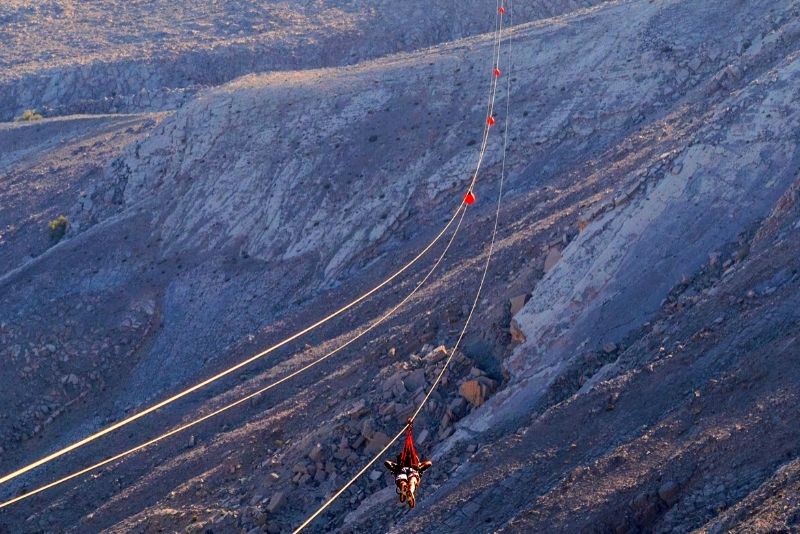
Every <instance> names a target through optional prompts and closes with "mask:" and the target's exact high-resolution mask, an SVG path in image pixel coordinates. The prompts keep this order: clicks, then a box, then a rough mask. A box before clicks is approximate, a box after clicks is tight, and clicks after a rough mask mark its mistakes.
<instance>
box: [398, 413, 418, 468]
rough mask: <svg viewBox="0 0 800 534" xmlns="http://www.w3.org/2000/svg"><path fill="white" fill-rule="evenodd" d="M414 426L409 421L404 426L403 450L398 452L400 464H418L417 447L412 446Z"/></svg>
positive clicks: (415, 465) (412, 465)
mask: <svg viewBox="0 0 800 534" xmlns="http://www.w3.org/2000/svg"><path fill="white" fill-rule="evenodd" d="M413 432H414V427H413V425H412V424H411V423H409V424H408V427H407V428H406V443H405V445H403V452H402V453H400V466H401V467H413V468H416V467H417V466H419V455H417V449H416V448H415V447H414V436H413Z"/></svg>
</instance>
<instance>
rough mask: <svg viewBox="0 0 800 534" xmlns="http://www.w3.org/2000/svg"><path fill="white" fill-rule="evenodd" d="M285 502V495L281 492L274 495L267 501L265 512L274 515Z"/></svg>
mask: <svg viewBox="0 0 800 534" xmlns="http://www.w3.org/2000/svg"><path fill="white" fill-rule="evenodd" d="M285 502H286V493H284V492H282V491H279V492H277V493H275V494H274V495H273V496H272V498H271V499H270V500H269V504H268V505H267V512H269V513H270V514H274V513H275V512H277V511H278V510H279V509H280V508H281V507H282V506H283V504H284V503H285Z"/></svg>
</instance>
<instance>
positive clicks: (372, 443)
mask: <svg viewBox="0 0 800 534" xmlns="http://www.w3.org/2000/svg"><path fill="white" fill-rule="evenodd" d="M388 443H389V436H387V435H386V434H385V433H383V432H375V433H374V434H373V435H372V438H371V439H370V440H369V441H368V442H367V446H366V447H364V451H365V452H366V453H368V454H375V453H376V452H378V451H380V450H381V449H383V448H384V447H385V446H386V445H387V444H388Z"/></svg>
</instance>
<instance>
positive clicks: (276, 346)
mask: <svg viewBox="0 0 800 534" xmlns="http://www.w3.org/2000/svg"><path fill="white" fill-rule="evenodd" d="M498 5H500V2H499V0H498ZM495 30H496V31H495V33H496V41H495V49H496V55H495V61H494V64H495V67H497V62H498V61H499V53H500V51H499V49H500V39H501V34H502V14H500V16H499V17H497V16H496V18H495ZM496 92H497V76H495V75H494V74H493V75H492V82H491V85H490V96H489V105H488V108H489V114H488V117H491V116H492V113H493V110H494V100H495V96H496ZM490 126H491V124H490V123H489V121H488V120H487V123H486V124H485V125H484V130H483V140H482V143H481V148H480V151H479V155H478V162H477V164H476V168H475V172H474V173H473V176H472V180H471V181H470V184H469V188H468V191H472V189H473V188H474V186H475V183H476V181H477V178H478V175H479V172H480V168H481V165H482V163H483V159H484V156H485V153H486V147H487V145H488V137H489V130H490ZM465 207H466V203H465V201H464V200H462V202H461V203H460V204H459V206H458V208H457V209H456V211H455V212H454V213H453V215H452V217H451V218H450V219H449V221H448V222H447V224H446V225H445V227H444V228H443V229H442V230H441V231H440V232H439V233H438V234H437V235H436V236H435V237H434V239H433V240H432V241H431V242H430V243H429V244H428V245H427V246H426V247H425V248H424V249H423V250H422V251H421V252H420V253H418V254H417V256H415V257H414V258H413V259H412V260H411V261H409V262H408V263H407V264H405V265H404V266H403V267H401V268H400V269H398V270H397V271H396V272H395V273H394V274H392V275H391V276H389V277H388V278H387V279H385V280H384V281H383V282H381V283H380V284H378V285H377V286H375V287H374V288H372V289H370V290H369V291H367V292H365V293H364V294H362V295H361V296H359V297H358V298H356V299H355V300H353V301H351V302H350V303H348V304H346V305H344V306H342V307H341V308H339V309H338V310H336V311H334V312H333V313H331V314H329V315H327V316H325V317H323V318H322V319H320V320H319V321H317V322H315V323H313V324H312V325H310V326H308V327H306V328H304V329H303V330H301V331H299V332H297V333H295V334H293V335H292V336H289V337H287V338H285V339H284V340H282V341H280V342H278V343H275V344H274V345H272V346H270V347H268V348H267V349H264V350H263V351H261V352H259V353H257V354H255V355H253V356H251V357H249V358H247V359H245V360H243V361H242V362H239V363H238V364H236V365H234V366H232V367H229V368H227V369H225V370H223V371H221V372H219V373H217V374H216V375H214V376H212V377H210V378H208V379H206V380H204V381H202V382H199V383H197V384H195V385H194V386H191V387H189V388H187V389H185V390H183V391H181V392H179V393H176V394H175V395H173V396H171V397H169V398H167V399H164V400H163V401H161V402H159V403H157V404H154V405H152V406H150V407H148V408H146V409H144V410H142V411H141V412H138V413H136V414H134V415H132V416H130V417H127V418H125V419H122V420H120V421H118V422H116V423H114V424H112V425H110V426H108V427H106V428H104V429H102V430H100V431H98V432H96V433H94V434H91V435H89V436H87V437H85V438H83V439H81V440H79V441H77V442H74V443H72V444H71V445H68V446H66V447H63V448H62V449H59V450H57V451H55V452H53V453H51V454H49V455H47V456H45V457H43V458H41V459H39V460H36V461H34V462H31V463H30V464H27V465H25V466H23V467H21V468H19V469H17V470H16V471H13V472H11V473H9V474H7V475H4V476H2V477H0V484H4V483H7V482H9V481H11V480H13V479H15V478H17V477H19V476H21V475H23V474H25V473H27V472H29V471H31V470H33V469H36V468H37V467H40V466H42V465H44V464H47V463H49V462H51V461H53V460H55V459H57V458H59V457H61V456H63V455H65V454H68V453H69V452H72V451H74V450H76V449H78V448H81V447H83V446H85V445H88V444H89V443H91V442H93V441H96V440H97V439H99V438H101V437H103V436H105V435H107V434H110V433H111V432H114V431H115V430H118V429H120V428H122V427H124V426H127V425H129V424H131V423H133V422H134V421H136V420H138V419H141V418H142V417H144V416H146V415H148V414H151V413H153V412H155V411H157V410H159V409H161V408H163V407H165V406H167V405H169V404H172V403H174V402H176V401H177V400H179V399H181V398H183V397H185V396H187V395H190V394H191V393H194V392H195V391H198V390H199V389H202V388H203V387H205V386H207V385H209V384H211V383H213V382H216V381H218V380H220V379H222V378H223V377H225V376H227V375H229V374H231V373H233V372H235V371H237V370H239V369H241V368H243V367H245V366H247V365H249V364H251V363H253V362H254V361H256V360H258V359H260V358H263V357H264V356H266V355H267V354H269V353H271V352H274V351H275V350H277V349H279V348H281V347H283V346H285V345H286V344H288V343H290V342H292V341H294V340H296V339H297V338H299V337H301V336H303V335H305V334H307V333H308V332H310V331H312V330H314V329H316V328H318V327H319V326H321V325H323V324H325V323H327V322H328V321H330V320H331V319H333V318H335V317H337V316H339V315H341V314H342V313H344V312H345V311H347V310H349V309H351V308H352V307H354V306H355V305H357V304H359V303H360V302H363V301H364V300H365V299H367V298H369V297H370V296H372V295H373V294H374V293H376V292H377V291H379V290H380V289H382V288H383V287H385V286H386V285H387V284H389V283H390V282H392V281H393V280H395V279H396V278H397V277H398V276H400V275H401V274H402V273H403V272H405V271H406V270H407V269H409V268H410V267H411V266H412V265H414V264H415V263H416V262H417V261H419V259H420V258H422V256H424V255H425V254H426V253H427V252H428V251H429V250H430V249H431V248H432V247H433V246H434V245H435V244H436V243H437V242H438V241H439V240H440V239H441V238H442V236H443V235H444V234H445V233H446V232H447V230H448V229H449V228H450V226H451V225H452V224H453V222H454V221H455V219H456V217H457V216H458V213H459V211H461V209H462V208H465ZM462 218H463V214H462ZM459 225H460V221H459ZM454 237H455V234H454ZM448 247H449V244H448ZM437 265H438V262H437ZM431 272H432V271H431ZM426 278H427V277H426ZM415 291H416V289H415ZM412 294H413V292H412ZM353 341H354V340H353ZM345 346H346V345H345ZM342 348H344V346H342V347H340V349H339V350H341V349H342ZM303 370H305V369H303ZM301 372H302V370H301ZM297 374H299V373H297ZM291 376H296V374H292V375H291ZM287 379H288V378H287ZM274 385H277V384H274ZM274 385H271V386H269V387H274ZM268 389H269V388H268ZM231 407H232V406H231ZM198 422H199V421H198ZM179 431H180V430H177V431H175V432H171V433H167V434H168V435H167V434H165V435H162V436H159V438H155V440H156V441H160V440H161V439H164V438H166V437H169V436H171V435H173V434H174V433H177V432H179ZM156 441H152V443H155V442H156ZM152 443H151V442H148V443H147V444H143V445H142V446H139V447H135V448H134V449H135V450H130V451H125V452H124V453H121V454H120V455H117V456H115V457H112V459H109V460H108V461H103V462H100V463H98V464H95V465H94V466H91V467H90V468H87V469H89V470H93V469H95V468H96V467H99V466H102V465H105V464H106V463H109V462H111V461H114V459H116V458H118V457H122V456H127V455H128V454H131V453H132V452H136V451H137V450H140V449H141V448H144V447H146V446H147V445H148V444H152ZM86 472H87V470H81V471H79V472H78V473H79V474H73V475H74V476H73V475H69V476H68V477H65V478H64V479H59V480H58V481H56V482H55V483H51V484H48V485H46V486H43V487H41V488H39V489H38V491H36V493H39V492H40V491H44V490H45V489H48V488H50V487H53V486H54V485H57V484H60V483H63V482H66V481H67V480H70V479H71V478H75V476H80V474H84V473H86ZM33 494H34V493H33V492H29V493H26V494H24V495H21V496H19V497H17V498H16V499H11V500H9V501H7V502H4V503H0V508H4V507H6V506H8V505H10V504H13V503H14V502H17V501H19V500H21V499H23V498H27V497H29V496H31V495H33Z"/></svg>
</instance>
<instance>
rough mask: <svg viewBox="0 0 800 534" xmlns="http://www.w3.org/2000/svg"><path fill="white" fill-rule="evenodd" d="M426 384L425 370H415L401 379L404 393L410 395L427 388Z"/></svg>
mask: <svg viewBox="0 0 800 534" xmlns="http://www.w3.org/2000/svg"><path fill="white" fill-rule="evenodd" d="M427 384H428V383H427V381H426V380H425V369H417V370H415V371H412V372H411V373H410V374H409V375H407V376H406V377H405V378H404V379H403V385H404V386H405V388H406V391H408V392H410V393H413V392H415V391H417V390H419V389H421V388H424V387H425V386H427Z"/></svg>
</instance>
